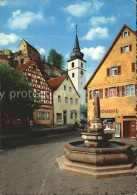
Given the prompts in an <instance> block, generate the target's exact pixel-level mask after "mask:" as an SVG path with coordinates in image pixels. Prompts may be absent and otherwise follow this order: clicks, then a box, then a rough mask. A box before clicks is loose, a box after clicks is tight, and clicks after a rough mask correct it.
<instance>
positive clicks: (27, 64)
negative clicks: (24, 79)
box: [15, 60, 51, 88]
mask: <svg viewBox="0 0 137 195" xmlns="http://www.w3.org/2000/svg"><path fill="white" fill-rule="evenodd" d="M33 62H35V63H36V64H37V66H38V68H39V65H38V62H37V61H36V60H30V61H29V62H27V63H25V64H23V65H20V66H18V67H17V68H16V69H15V70H18V71H23V72H24V71H25V70H26V69H27V68H28V67H29V66H30V65H31V64H32V63H33ZM39 70H40V68H39ZM40 72H41V70H40ZM41 74H42V76H43V78H44V79H45V81H46V82H47V84H48V86H49V83H48V81H47V80H46V78H45V77H44V75H43V73H42V72H41ZM49 88H51V87H50V86H49Z"/></svg>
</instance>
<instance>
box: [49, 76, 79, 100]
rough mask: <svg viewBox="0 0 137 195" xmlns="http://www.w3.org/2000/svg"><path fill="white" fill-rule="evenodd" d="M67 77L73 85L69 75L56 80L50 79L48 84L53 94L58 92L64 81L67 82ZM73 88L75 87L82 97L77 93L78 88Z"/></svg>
mask: <svg viewBox="0 0 137 195" xmlns="http://www.w3.org/2000/svg"><path fill="white" fill-rule="evenodd" d="M67 77H68V78H69V80H70V82H71V84H72V85H73V83H72V81H71V79H70V77H69V75H63V76H61V77H56V78H52V79H49V80H48V83H49V86H50V88H51V89H52V91H53V92H54V91H56V90H57V89H58V88H59V86H60V85H61V84H62V83H63V81H64V80H65V78H67ZM73 87H74V89H75V91H76V93H77V95H78V96H79V97H80V95H79V94H78V92H77V90H76V88H75V86H74V85H73Z"/></svg>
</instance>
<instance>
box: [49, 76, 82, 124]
mask: <svg viewBox="0 0 137 195" xmlns="http://www.w3.org/2000/svg"><path fill="white" fill-rule="evenodd" d="M48 83H49V86H50V87H51V88H52V90H53V105H54V124H75V123H79V115H80V101H79V94H78V93H77V91H76V89H75V87H74V85H73V83H72V81H71V80H70V78H69V76H67V75H64V76H61V77H57V78H53V79H50V80H48Z"/></svg>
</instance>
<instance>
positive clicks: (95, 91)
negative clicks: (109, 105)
mask: <svg viewBox="0 0 137 195" xmlns="http://www.w3.org/2000/svg"><path fill="white" fill-rule="evenodd" d="M95 96H99V90H98V89H95V90H93V98H94V97H95Z"/></svg>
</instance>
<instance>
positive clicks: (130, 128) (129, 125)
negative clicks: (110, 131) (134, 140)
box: [123, 121, 136, 137]
mask: <svg viewBox="0 0 137 195" xmlns="http://www.w3.org/2000/svg"><path fill="white" fill-rule="evenodd" d="M123 130H124V137H136V122H135V121H124V124H123Z"/></svg>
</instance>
